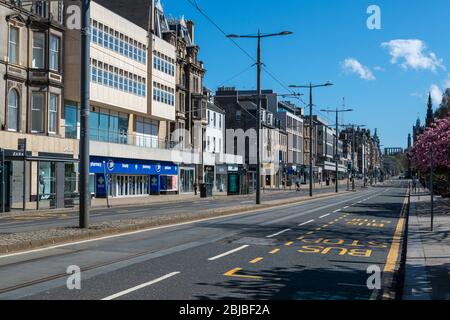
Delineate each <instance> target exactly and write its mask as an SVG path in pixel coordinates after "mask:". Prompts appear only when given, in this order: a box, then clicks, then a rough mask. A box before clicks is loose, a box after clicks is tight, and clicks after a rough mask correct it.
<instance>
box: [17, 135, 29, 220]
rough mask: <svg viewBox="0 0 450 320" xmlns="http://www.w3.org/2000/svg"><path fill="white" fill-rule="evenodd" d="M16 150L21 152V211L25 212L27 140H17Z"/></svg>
mask: <svg viewBox="0 0 450 320" xmlns="http://www.w3.org/2000/svg"><path fill="white" fill-rule="evenodd" d="M17 150H19V151H22V152H23V180H22V193H23V194H22V209H23V211H25V210H26V205H27V203H26V196H25V193H26V185H27V184H26V173H27V139H19V141H18V143H17Z"/></svg>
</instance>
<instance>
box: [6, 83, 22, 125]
mask: <svg viewBox="0 0 450 320" xmlns="http://www.w3.org/2000/svg"><path fill="white" fill-rule="evenodd" d="M18 116H19V94H18V93H17V91H16V90H15V89H12V90H11V91H10V92H9V94H8V130H10V131H18V130H19V125H18Z"/></svg>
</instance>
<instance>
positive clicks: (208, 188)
mask: <svg viewBox="0 0 450 320" xmlns="http://www.w3.org/2000/svg"><path fill="white" fill-rule="evenodd" d="M209 197H212V184H209V183H201V184H200V198H209Z"/></svg>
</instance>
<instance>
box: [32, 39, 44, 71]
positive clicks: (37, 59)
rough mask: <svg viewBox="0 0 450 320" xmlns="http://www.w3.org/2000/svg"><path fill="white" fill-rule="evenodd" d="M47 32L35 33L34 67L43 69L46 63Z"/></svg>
mask: <svg viewBox="0 0 450 320" xmlns="http://www.w3.org/2000/svg"><path fill="white" fill-rule="evenodd" d="M44 50H45V34H44V33H41V32H34V33H33V61H32V67H33V68H35V69H43V68H44V64H45V59H44Z"/></svg>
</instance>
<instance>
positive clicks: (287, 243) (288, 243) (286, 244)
mask: <svg viewBox="0 0 450 320" xmlns="http://www.w3.org/2000/svg"><path fill="white" fill-rule="evenodd" d="M293 244H294V241H289V242H286V243H285V244H284V245H285V246H288V247H289V246H292V245H293Z"/></svg>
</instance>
